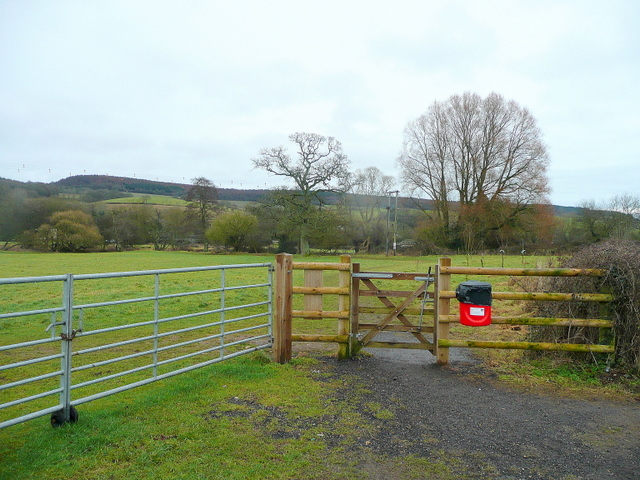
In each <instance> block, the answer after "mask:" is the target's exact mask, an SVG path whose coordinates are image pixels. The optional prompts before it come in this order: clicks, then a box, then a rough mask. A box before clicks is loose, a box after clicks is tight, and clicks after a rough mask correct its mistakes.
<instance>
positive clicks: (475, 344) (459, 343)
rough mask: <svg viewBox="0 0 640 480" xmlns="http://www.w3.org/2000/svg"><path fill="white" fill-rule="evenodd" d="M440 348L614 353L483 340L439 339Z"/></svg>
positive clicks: (605, 349) (598, 348)
mask: <svg viewBox="0 0 640 480" xmlns="http://www.w3.org/2000/svg"><path fill="white" fill-rule="evenodd" d="M438 346H439V347H447V348H449V347H457V348H504V349H517V350H549V351H565V352H593V353H614V352H615V348H614V346H613V345H587V344H580V343H543V342H491V341H483V340H449V339H439V340H438Z"/></svg>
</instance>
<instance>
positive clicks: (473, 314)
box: [456, 280, 491, 327]
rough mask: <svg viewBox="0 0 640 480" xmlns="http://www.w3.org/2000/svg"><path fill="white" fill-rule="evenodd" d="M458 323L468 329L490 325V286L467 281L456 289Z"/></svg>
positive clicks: (475, 281) (484, 283)
mask: <svg viewBox="0 0 640 480" xmlns="http://www.w3.org/2000/svg"><path fill="white" fill-rule="evenodd" d="M456 298H457V299H458V301H459V302H460V323H461V324H462V325H468V326H470V327H484V326H486V325H491V284H490V283H488V282H479V281H477V280H468V281H466V282H462V283H461V284H460V285H458V288H456Z"/></svg>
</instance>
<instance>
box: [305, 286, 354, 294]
mask: <svg viewBox="0 0 640 480" xmlns="http://www.w3.org/2000/svg"><path fill="white" fill-rule="evenodd" d="M293 293H296V294H299V293H306V294H309V293H310V294H315V295H320V294H326V295H349V287H293Z"/></svg>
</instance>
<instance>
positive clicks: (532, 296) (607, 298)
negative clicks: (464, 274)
mask: <svg viewBox="0 0 640 480" xmlns="http://www.w3.org/2000/svg"><path fill="white" fill-rule="evenodd" d="M440 298H446V299H451V298H456V292H455V291H454V290H441V291H440ZM491 298H493V299H494V300H539V301H556V302H570V301H580V302H611V301H613V300H614V299H615V297H614V296H613V295H608V294H604V293H546V292H492V293H491Z"/></svg>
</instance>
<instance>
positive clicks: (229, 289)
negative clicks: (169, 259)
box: [0, 263, 273, 428]
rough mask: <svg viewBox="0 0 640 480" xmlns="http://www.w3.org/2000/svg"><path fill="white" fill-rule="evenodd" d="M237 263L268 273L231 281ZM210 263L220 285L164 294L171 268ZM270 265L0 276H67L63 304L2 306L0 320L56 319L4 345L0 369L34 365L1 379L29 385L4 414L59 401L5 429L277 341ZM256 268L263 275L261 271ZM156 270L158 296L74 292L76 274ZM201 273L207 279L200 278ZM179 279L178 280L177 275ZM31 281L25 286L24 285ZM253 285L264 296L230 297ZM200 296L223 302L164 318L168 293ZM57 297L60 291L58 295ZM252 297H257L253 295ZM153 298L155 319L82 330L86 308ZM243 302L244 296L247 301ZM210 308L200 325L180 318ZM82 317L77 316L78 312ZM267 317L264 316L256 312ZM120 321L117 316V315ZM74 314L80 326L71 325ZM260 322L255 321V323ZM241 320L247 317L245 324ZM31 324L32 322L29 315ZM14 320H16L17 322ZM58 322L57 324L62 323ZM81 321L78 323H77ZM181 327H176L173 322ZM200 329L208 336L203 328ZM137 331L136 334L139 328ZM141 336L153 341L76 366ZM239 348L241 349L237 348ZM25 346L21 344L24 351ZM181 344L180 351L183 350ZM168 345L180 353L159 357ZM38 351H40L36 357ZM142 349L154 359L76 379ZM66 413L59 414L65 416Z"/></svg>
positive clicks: (11, 281)
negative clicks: (51, 383)
mask: <svg viewBox="0 0 640 480" xmlns="http://www.w3.org/2000/svg"><path fill="white" fill-rule="evenodd" d="M238 269H257V270H258V271H260V270H264V273H266V280H265V281H263V282H260V283H253V284H245V285H228V283H229V282H228V278H227V272H228V271H234V270H238ZM212 270H218V271H219V272H220V281H219V284H220V285H219V287H217V288H204V289H203V288H199V289H196V290H187V291H180V292H177V293H176V292H174V293H167V294H162V295H161V294H160V286H161V278H164V276H166V275H168V274H176V273H185V274H191V276H190V277H189V279H193V278H194V275H195V274H196V273H198V272H209V271H212ZM272 272H273V267H272V264H271V263H259V264H247V265H223V266H210V267H190V268H177V269H162V270H149V271H137V272H115V273H101V274H84V275H72V274H67V275H54V276H43V277H22V278H7V279H1V278H0V287H2V286H3V285H18V284H35V283H53V284H54V285H55V284H56V283H58V282H61V283H62V295H61V297H62V301H61V303H62V306H55V307H50V308H34V309H30V310H27V309H25V310H23V311H14V312H2V313H0V320H8V321H15V320H16V319H22V320H23V319H24V318H28V317H34V316H37V315H46V314H50V315H51V321H50V323H49V325H48V327H47V328H46V331H50V335H51V338H43V339H36V340H28V341H22V342H18V343H15V344H10V345H1V346H0V362H2V360H3V358H2V357H5V358H7V359H9V363H6V364H4V365H0V371H2V372H7V373H8V372H10V371H11V370H14V369H19V368H23V367H31V370H32V371H31V372H30V373H29V374H28V376H26V378H20V379H17V380H14V381H10V382H7V383H5V384H3V385H0V391H3V392H4V391H10V389H12V388H15V387H20V386H28V387H27V391H26V393H27V394H26V395H24V396H21V397H20V398H15V399H12V400H10V401H7V402H5V403H2V404H0V413H2V411H3V410H5V409H8V408H10V407H17V406H19V405H22V404H27V403H29V402H33V401H36V400H41V399H44V398H46V397H49V396H53V395H59V400H58V402H57V403H56V404H54V405H51V406H48V407H46V408H40V409H36V410H34V411H31V412H29V413H26V414H22V415H18V416H15V417H13V418H9V419H6V420H4V421H2V422H0V428H5V427H8V426H11V425H15V424H17V423H21V422H25V421H27V420H30V419H33V418H37V417H41V416H44V415H48V414H52V413H55V414H56V415H58V418H62V420H63V421H69V420H73V418H72V417H73V415H74V408H73V407H74V406H77V405H80V404H83V403H87V402H90V401H92V400H96V399H98V398H103V397H106V396H108V395H112V394H115V393H118V392H122V391H125V390H129V389H131V388H135V387H138V386H141V385H146V384H149V383H151V382H155V381H158V380H162V379H165V378H169V377H172V376H175V375H178V374H181V373H185V372H189V371H191V370H194V369H196V368H201V367H204V366H207V365H211V364H213V363H217V362H220V361H223V360H226V359H230V358H234V357H237V356H239V355H245V354H247V353H250V352H254V351H257V350H261V349H264V348H268V347H270V346H271V343H272V335H273V332H272V323H273V310H272V298H273V273H272ZM257 275H262V274H261V273H259V272H258V274H257ZM145 276H147V277H148V276H153V277H154V284H153V295H146V296H137V297H135V298H121V299H117V300H108V301H99V302H91V303H84V304H77V302H76V301H75V295H74V283H76V282H78V281H91V280H104V279H118V278H126V277H145ZM203 280H204V279H203ZM174 283H175V282H174ZM27 288H28V287H27ZM241 290H244V291H248V290H255V291H256V294H255V295H254V297H257V298H258V299H259V298H260V297H262V298H263V299H264V300H261V301H257V302H256V301H252V302H246V300H245V301H239V300H238V299H237V298H233V297H232V296H231V295H232V293H233V292H235V291H241ZM194 296H196V298H197V296H202V297H204V298H207V299H212V301H217V302H218V303H219V308H213V309H207V310H204V311H196V312H193V311H191V312H188V313H185V314H181V315H169V316H166V317H162V316H161V311H162V302H163V301H167V300H170V299H182V298H187V297H194ZM58 298H60V297H58ZM254 299H255V298H254ZM145 302H146V303H152V305H153V314H152V315H153V319H152V320H143V321H137V322H130V323H126V324H124V325H112V326H108V327H102V328H93V329H90V330H88V329H85V327H84V323H85V322H86V320H85V311H87V312H89V311H97V312H102V310H100V309H105V308H111V307H114V306H120V305H133V304H144V303H145ZM245 302H246V303H245ZM243 310H244V311H246V312H247V313H246V314H245V315H239V316H232V315H231V314H235V315H237V314H241V313H242V311H243ZM146 314H147V313H146V311H145V312H137V313H136V318H138V317H139V316H140V315H146ZM212 315H215V316H218V320H216V321H213V322H212V321H206V322H205V323H201V324H197V325H179V322H183V323H184V321H191V320H193V321H198V319H206V318H208V317H211V316H212ZM74 317H77V319H74ZM260 318H265V321H264V322H262V321H260V320H259V319H260ZM117 320H120V318H118V319H117ZM74 321H75V322H76V324H77V326H76V325H74ZM256 321H257V323H256ZM172 322H176V326H175V327H174V328H173V329H172V330H169V331H160V327H161V326H162V325H170V324H171V323H172ZM242 322H244V323H245V324H244V325H243V324H242ZM30 323H31V324H33V323H34V322H30ZM234 324H235V325H236V327H235V329H233V327H232V329H229V327H230V326H232V325H234ZM13 325H15V324H12V325H11V326H12V327H13ZM58 327H60V329H58ZM74 327H76V328H74ZM144 327H147V328H148V327H152V328H153V333H152V334H150V335H142V336H136V337H135V338H127V339H125V340H119V341H115V342H113V341H112V342H110V343H100V344H97V345H92V346H86V347H85V348H80V349H79V350H76V351H73V348H72V347H73V344H74V342H76V343H77V342H80V343H82V339H84V337H87V338H90V337H92V336H95V335H100V334H106V335H107V336H108V337H109V338H113V336H114V334H115V333H116V332H120V333H119V335H122V334H125V332H124V331H126V330H130V329H136V328H144ZM176 327H177V328H176ZM207 329H217V330H218V331H217V332H215V333H214V332H206V333H205V331H206V330H207ZM199 331H202V332H203V333H204V335H202V334H200V333H198V332H199ZM190 333H195V334H197V335H202V336H200V337H199V338H181V337H184V336H185V335H188V334H190ZM134 335H135V334H134ZM163 339H164V340H168V339H172V340H173V343H170V344H168V345H160V343H159V342H160V340H163ZM218 339H219V343H217V344H216V345H212V346H209V345H206V343H205V342H209V341H213V340H218ZM54 342H60V344H61V346H60V353H56V354H51V353H50V352H47V353H46V354H42V353H40V352H35V353H34V354H33V355H31V357H32V358H27V359H23V360H21V361H13V360H14V359H15V357H16V356H17V355H18V354H21V353H22V354H23V355H26V354H27V353H31V350H32V349H34V348H46V346H47V344H52V343H54ZM141 342H152V344H153V346H152V347H151V348H146V349H144V350H143V351H141V352H131V351H126V352H123V354H121V355H119V356H117V357H113V358H105V359H91V360H89V362H88V363H87V364H85V365H77V364H76V365H73V362H76V363H77V362H78V360H77V359H78V358H79V357H84V356H88V355H92V354H93V355H96V354H100V353H102V352H107V351H113V350H114V349H117V348H119V347H130V346H134V345H135V344H139V343H141ZM198 344H203V346H205V347H206V348H199V349H198V348H196V349H195V351H190V350H186V351H185V350H184V349H185V348H190V347H195V346H197V345H198ZM237 348H240V350H237ZM20 349H23V350H20ZM181 349H183V351H182V352H181V351H180V350H181ZM13 352H16V353H13ZM171 352H174V353H176V354H177V355H176V356H175V357H169V358H161V357H160V355H161V354H165V355H166V354H169V353H171ZM213 352H219V355H218V356H216V357H215V358H207V359H203V361H199V362H197V363H195V364H188V365H186V366H180V365H177V367H178V368H176V369H175V370H170V371H166V372H163V373H159V372H158V368H159V367H165V368H167V367H168V366H170V365H176V364H177V363H178V362H185V361H188V360H189V359H193V358H195V357H200V358H202V356H204V355H207V354H210V353H213ZM38 355H39V356H38ZM145 356H151V357H152V358H151V361H150V362H149V363H145V364H142V365H132V366H131V367H129V368H127V367H126V366H125V369H124V370H122V371H118V372H115V373H108V374H101V372H98V373H97V374H96V375H100V376H99V377H98V378H93V379H88V380H84V381H81V382H78V383H75V384H74V383H72V374H74V375H75V374H78V373H80V372H85V371H87V370H90V369H95V368H98V367H104V366H107V365H110V366H111V365H115V364H118V363H120V362H128V361H131V360H134V359H142V358H143V357H145ZM56 360H60V367H59V368H58V369H55V368H54V369H53V370H52V371H46V370H47V367H49V368H50V365H47V364H46V362H51V361H56ZM38 364H42V366H41V367H40V368H38V369H37V371H34V369H35V367H38ZM149 370H150V371H151V374H150V376H149V377H148V378H143V379H141V380H138V381H132V382H131V383H128V384H125V385H118V386H116V387H115V388H109V389H107V390H103V391H99V392H96V393H91V392H89V393H90V394H87V395H85V396H82V397H79V398H74V399H73V400H72V399H71V393H72V391H77V390H78V389H81V388H85V387H90V386H92V385H96V384H100V383H103V382H109V381H113V380H115V379H118V378H121V377H125V376H127V375H131V374H135V373H139V372H144V371H149ZM55 378H59V379H60V386H59V387H57V388H49V389H45V390H44V391H37V387H36V386H35V385H31V386H29V385H30V384H34V383H36V382H43V381H44V382H46V381H47V380H50V379H55ZM60 415H61V417H60ZM4 416H5V418H6V415H4Z"/></svg>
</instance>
